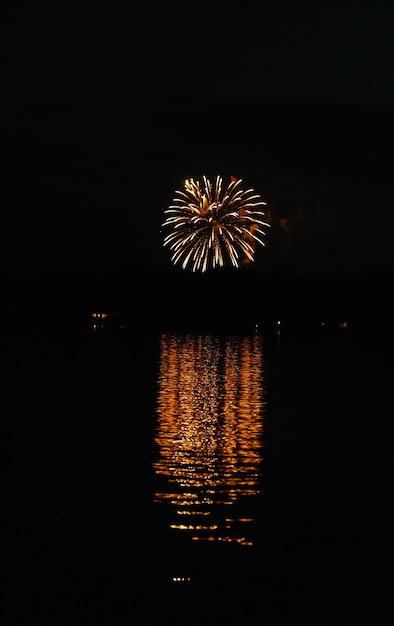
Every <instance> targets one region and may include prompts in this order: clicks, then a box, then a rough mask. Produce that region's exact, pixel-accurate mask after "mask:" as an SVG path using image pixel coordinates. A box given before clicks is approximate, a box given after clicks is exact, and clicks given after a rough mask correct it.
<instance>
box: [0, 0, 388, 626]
mask: <svg viewBox="0 0 394 626" xmlns="http://www.w3.org/2000/svg"><path fill="white" fill-rule="evenodd" d="M393 18H394V6H393V3H392V2H383V1H375V2H346V1H345V0H344V1H342V2H334V1H332V2H322V3H315V2H291V3H290V2H285V1H278V2H254V1H252V0H249V1H247V0H244V1H242V2H241V0H239V1H238V0H231V1H228V2H224V1H222V2H216V3H210V2H205V1H203V2H199V3H198V4H194V3H185V2H181V1H180V0H179V1H170V2H166V3H165V2H156V1H153V0H152V1H150V2H149V1H146V2H143V3H140V4H135V3H132V2H128V3H115V2H113V3H106V4H104V5H102V6H101V5H99V4H98V3H94V4H93V3H82V2H73V1H69V2H62V1H56V2H53V1H51V2H49V1H48V2H47V1H40V2H34V3H33V2H28V1H25V2H23V1H21V2H11V1H8V2H3V4H2V25H1V32H0V41H1V57H2V73H1V89H2V97H1V116H0V125H1V143H0V145H1V150H2V155H3V163H2V169H1V174H2V176H1V199H2V204H1V218H0V294H1V298H2V305H1V311H0V317H1V324H0V349H1V355H2V358H3V367H4V373H3V374H2V378H1V383H2V401H3V407H4V410H3V412H2V419H1V423H0V467H1V477H2V479H4V482H3V483H2V491H1V494H2V499H1V515H0V530H1V537H2V550H1V554H2V567H1V569H0V590H1V592H2V594H3V596H2V598H1V602H0V621H1V619H3V622H4V623H7V624H14V623H15V624H18V623H24V624H26V623H39V624H43V623H51V624H52V623H54V624H80V623H83V624H86V623H115V622H116V623H131V622H135V623H141V624H145V623H153V624H177V623H181V624H187V623H193V622H194V623H198V624H201V623H208V624H209V623H220V620H221V619H222V622H223V620H224V623H228V624H231V623H235V624H237V625H238V624H241V623H242V624H243V623H245V624H247V623H250V624H254V623H261V621H262V619H264V618H266V617H267V616H268V618H270V619H271V618H275V619H276V618H278V615H279V616H285V617H286V619H287V620H288V619H289V618H290V619H291V620H293V621H294V619H297V620H298V619H304V618H305V617H308V618H310V621H311V623H316V622H318V623H322V622H323V621H324V617H326V618H328V619H329V620H330V623H332V622H333V621H338V617H339V618H341V617H343V616H344V617H345V619H346V618H348V619H347V621H351V620H352V619H353V620H354V619H355V618H356V619H357V620H358V621H360V619H361V618H365V617H366V616H367V618H370V620H371V621H372V620H374V621H376V620H377V621H379V620H380V615H382V616H383V615H384V617H385V618H387V615H388V612H389V610H390V609H391V608H392V607H391V605H392V602H391V595H390V580H391V578H390V577H391V572H392V537H391V534H392V518H391V517H390V510H389V509H390V505H391V502H392V479H391V476H392V441H393V437H392V432H390V431H392V428H391V423H392V414H393V410H392V409H393V407H392V404H393V403H392V394H391V386H392V385H391V383H392V378H393V356H392V355H393V352H392V351H391V348H390V345H389V343H388V338H389V337H390V336H392V333H393V330H392V328H391V320H392V312H393V309H392V302H391V300H392V298H391V291H392V278H393V271H394V267H393V257H392V253H391V252H392V233H393V226H394V218H393V199H394V185H393V179H392V164H393V160H392V151H393V143H394V125H393V106H394V99H393V95H394V94H393V80H392V68H393V61H394V58H393V57H394V46H393V36H392V33H393ZM218 173H220V174H222V175H223V176H225V177H227V176H230V175H235V176H238V177H245V179H247V181H248V183H249V184H250V186H253V187H254V188H255V189H256V190H257V191H258V192H259V193H261V195H262V196H263V198H264V199H265V200H266V201H267V203H268V205H267V209H268V216H269V220H270V223H271V230H270V232H269V235H268V237H267V246H266V248H264V249H260V250H258V252H257V254H256V262H255V263H254V264H251V265H248V266H246V267H243V268H242V269H241V270H239V271H232V270H230V269H225V270H220V271H216V272H214V271H212V272H209V273H207V274H206V275H204V276H201V275H193V274H191V273H188V272H182V271H181V270H179V269H177V268H173V267H172V265H171V264H170V260H169V255H168V253H167V251H166V250H164V249H163V248H162V233H161V223H162V221H163V209H164V208H166V206H167V205H168V204H169V202H170V200H171V198H172V197H173V192H174V189H176V188H178V187H179V186H180V185H181V184H182V181H183V180H184V178H185V177H188V176H194V177H197V176H199V175H202V174H207V175H216V174H218ZM98 309H101V310H109V311H116V312H118V313H119V316H114V317H111V318H110V323H109V324H108V325H107V326H106V327H105V329H103V332H102V333H101V331H100V333H99V334H98V335H97V336H96V334H94V333H93V329H92V326H91V324H90V321H89V316H88V313H89V312H90V311H94V310H98ZM279 317H280V318H281V319H283V331H281V334H279V333H278V332H277V327H275V325H274V322H275V320H276V319H278V318H279ZM345 320H346V321H348V322H349V325H350V326H349V328H348V330H346V331H344V332H343V331H342V330H340V329H339V328H338V324H339V322H342V321H345ZM322 321H325V322H326V326H325V327H321V325H320V324H321V322H322ZM255 323H259V324H261V326H260V327H259V328H260V329H261V330H262V333H263V345H264V369H265V382H264V384H265V389H266V393H267V413H266V415H265V420H266V427H265V434H264V448H265V452H264V463H263V491H262V494H261V498H260V499H259V501H258V503H257V504H256V509H258V511H259V512H260V511H261V523H260V526H259V529H260V530H259V532H260V533H261V544H260V547H259V549H258V550H256V551H255V552H253V553H252V552H251V553H249V554H248V555H247V554H246V553H243V552H242V553H241V552H235V553H234V552H228V553H227V552H224V551H221V550H220V549H218V550H217V551H210V550H208V551H206V552H205V551H193V549H192V548H191V547H190V546H189V547H186V542H185V543H178V542H177V541H176V540H175V539H174V538H172V539H171V540H170V539H169V535H168V529H167V525H166V520H165V518H164V517H163V516H162V517H160V513H159V512H158V511H157V510H156V509H155V508H154V506H153V503H152V493H153V492H154V488H155V477H154V475H153V470H152V466H151V461H152V458H153V456H152V455H154V454H155V452H154V450H153V448H152V441H153V438H154V432H155V428H156V416H155V403H156V382H157V368H158V363H159V359H160V351H159V343H160V333H161V332H162V331H163V330H183V329H184V330H188V331H190V330H195V329H201V328H204V329H206V330H208V331H211V330H214V331H223V332H224V333H226V332H227V331H228V330H230V329H231V330H233V329H237V331H240V332H244V333H249V332H250V331H251V330H254V327H255ZM193 568H194V569H193ZM190 571H192V573H193V576H194V579H193V581H194V582H193V585H192V586H191V587H190V589H189V588H188V589H185V590H178V589H175V588H174V586H173V585H172V584H171V583H170V582H169V580H170V576H173V575H174V574H175V575H178V574H179V573H183V572H187V573H188V572H190ZM163 581H164V582H163ZM190 607H192V609H190ZM210 607H212V608H210ZM343 607H344V608H343ZM191 610H192V613H191ZM136 620H137V621H136ZM138 620H139V621H138ZM380 621H381V620H380Z"/></svg>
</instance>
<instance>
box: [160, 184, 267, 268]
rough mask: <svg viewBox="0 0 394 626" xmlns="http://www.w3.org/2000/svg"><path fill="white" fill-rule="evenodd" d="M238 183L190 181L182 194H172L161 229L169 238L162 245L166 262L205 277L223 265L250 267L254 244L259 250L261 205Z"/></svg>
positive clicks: (253, 195)
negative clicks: (168, 253) (166, 228)
mask: <svg viewBox="0 0 394 626" xmlns="http://www.w3.org/2000/svg"><path fill="white" fill-rule="evenodd" d="M241 183H242V180H241V179H240V180H237V179H236V178H234V177H232V178H231V182H230V184H229V185H228V186H224V187H223V180H222V178H221V177H220V176H217V177H216V180H215V181H214V182H211V181H210V180H209V179H207V178H206V177H205V176H204V177H203V179H202V180H194V179H193V178H190V179H188V180H186V181H185V188H184V191H176V192H175V194H176V196H175V198H174V200H173V203H172V205H171V206H170V207H169V208H168V209H167V210H166V211H165V213H166V214H167V217H166V220H165V222H164V224H163V226H169V227H170V228H171V232H170V233H169V234H168V235H167V236H166V237H165V238H164V245H165V246H169V247H170V249H171V251H172V257H171V260H172V261H173V263H174V264H176V263H178V262H180V263H181V264H182V267H183V269H185V268H186V267H188V266H189V267H191V268H192V269H193V272H195V271H202V272H205V270H206V269H208V267H216V266H223V265H224V264H225V263H226V260H229V261H230V262H231V263H232V265H233V266H234V267H239V266H240V264H241V263H242V262H243V261H244V260H248V261H253V260H254V251H255V245H256V242H257V243H259V244H261V245H263V246H264V245H265V244H264V242H263V240H262V238H261V237H262V236H264V235H265V232H264V231H263V230H261V226H269V224H267V223H266V222H263V221H262V217H263V216H264V213H263V211H262V210H261V207H262V206H263V205H265V204H266V202H262V200H261V198H260V196H259V195H258V194H256V193H255V192H254V190H253V189H246V190H245V189H243V188H242V185H241Z"/></svg>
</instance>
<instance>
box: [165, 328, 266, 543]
mask: <svg viewBox="0 0 394 626" xmlns="http://www.w3.org/2000/svg"><path fill="white" fill-rule="evenodd" d="M158 382H159V385H158V386H159V391H158V402H157V416H158V426H157V435H156V443H157V445H158V460H157V461H156V462H155V463H154V469H155V471H156V474H157V475H158V476H159V477H161V478H162V480H161V489H160V491H157V492H156V493H155V502H157V503H160V504H161V505H163V506H166V507H168V515H169V518H170V520H171V521H170V523H169V526H170V528H172V529H173V530H176V531H177V532H178V531H182V532H183V533H184V532H189V533H190V536H191V538H192V539H193V540H194V541H196V540H205V541H221V542H229V543H230V542H231V543H238V544H241V545H252V540H251V539H250V538H249V537H247V531H248V529H249V528H250V527H251V526H252V525H253V522H254V521H255V520H254V517H253V516H252V515H251V512H250V511H249V510H248V504H247V500H248V499H250V498H253V497H255V496H256V495H257V494H258V493H259V491H260V479H261V462H262V450H263V438H262V436H263V410H264V397H263V353H262V339H261V337H259V336H256V335H254V336H251V337H242V338H238V337H225V338H221V337H215V336H211V335H205V336H196V335H187V336H178V335H163V336H162V338H161V360H160V371H159V381H158ZM229 507H234V509H236V510H235V511H234V514H233V515H232V516H231V518H229V515H228V513H229ZM177 516H182V518H181V519H182V521H181V519H180V518H179V517H177ZM187 516H189V517H190V519H187V521H186V519H185V517H186V518H187ZM207 516H209V524H207ZM199 518H201V519H199ZM246 522H248V523H246ZM239 526H241V528H239Z"/></svg>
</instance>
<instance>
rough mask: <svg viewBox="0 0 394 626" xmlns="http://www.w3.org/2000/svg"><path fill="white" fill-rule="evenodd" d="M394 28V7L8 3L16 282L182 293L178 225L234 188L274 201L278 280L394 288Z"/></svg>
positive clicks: (262, 272)
mask: <svg viewBox="0 0 394 626" xmlns="http://www.w3.org/2000/svg"><path fill="white" fill-rule="evenodd" d="M393 19H394V7H393V4H392V3H391V2H373V3H372V2H371V3H370V2H364V3H359V2H340V3H335V2H327V3H322V4H319V5H318V3H311V2H292V3H288V2H253V1H247V2H245V1H243V2H236V1H232V2H224V1H223V2H216V3H210V2H200V3H198V4H187V5H186V4H185V3H183V2H180V1H172V2H167V3H160V2H153V1H151V2H144V3H142V4H141V5H140V6H138V5H137V6H136V5H134V3H119V4H117V3H112V4H108V3H107V4H105V5H103V6H99V5H93V4H92V5H90V6H88V5H85V4H84V3H74V2H39V3H28V2H21V3H13V2H7V3H5V9H4V14H3V25H2V32H1V39H2V49H3V52H2V56H3V71H2V88H3V89H2V91H3V96H2V104H3V114H2V116H1V125H2V129H1V131H2V144H3V151H4V156H5V161H6V164H5V166H4V165H3V181H2V196H3V210H2V228H1V231H0V232H1V266H0V276H1V277H2V280H3V281H6V282H7V284H10V283H12V282H13V281H20V280H21V279H22V280H36V279H37V278H40V277H48V276H49V277H52V278H56V277H64V276H71V277H74V278H73V279H75V280H84V279H86V278H89V277H90V278H91V277H94V279H95V280H96V279H98V280H100V278H103V277H106V276H109V275H110V276H112V277H114V276H117V277H119V276H120V275H121V276H122V280H123V279H124V278H125V276H127V277H128V278H127V280H131V281H132V280H133V277H135V276H139V280H142V278H141V276H156V277H157V276H160V275H161V274H163V273H164V274H165V275H167V276H171V275H172V274H173V275H174V276H175V274H174V272H175V273H176V270H172V269H171V266H170V263H169V257H168V254H167V252H166V251H165V250H163V249H162V248H161V233H160V224H161V221H162V211H163V209H164V208H165V207H166V205H168V203H169V201H170V200H171V198H172V195H173V190H174V189H175V188H176V187H179V186H180V185H181V184H182V181H183V180H184V178H185V177H187V176H199V175H201V174H208V175H209V174H213V175H216V174H217V173H221V174H222V175H224V176H230V175H235V176H238V177H245V178H246V179H247V181H248V183H250V185H251V186H253V187H254V188H255V189H256V190H257V191H258V192H260V193H261V194H262V196H263V198H264V199H265V200H266V201H267V202H268V208H269V219H270V221H271V223H272V229H271V232H270V237H269V239H270V241H269V243H268V245H267V248H266V249H265V250H262V251H259V253H258V255H257V262H256V264H255V266H254V268H253V271H254V272H257V273H258V275H259V276H260V278H261V280H264V279H265V280H271V279H273V280H274V279H275V277H277V276H278V275H280V276H284V277H285V278H287V280H291V278H292V277H297V278H298V279H303V278H308V277H310V276H316V277H320V276H324V277H325V278H326V279H327V278H328V279H330V280H331V279H332V280H337V279H340V280H342V279H347V278H351V279H357V280H363V279H365V280H375V278H376V277H380V278H379V280H380V279H381V277H382V276H384V279H382V280H384V281H387V280H388V278H387V277H388V276H390V275H391V272H392V271H393V269H394V268H393V260H392V254H391V248H392V244H391V240H392V230H393V226H394V219H393V199H394V189H393V180H392V146H393V140H394V126H393V106H394V98H393V95H394V94H393V77H392V68H393V65H394V63H393V62H394V46H393V38H392V25H393ZM245 271H246V272H247V271H249V269H248V270H245ZM241 273H242V272H241ZM59 280H60V278H59ZM182 280H184V279H183V278H182ZM239 280H241V279H240V278H239V277H237V281H239Z"/></svg>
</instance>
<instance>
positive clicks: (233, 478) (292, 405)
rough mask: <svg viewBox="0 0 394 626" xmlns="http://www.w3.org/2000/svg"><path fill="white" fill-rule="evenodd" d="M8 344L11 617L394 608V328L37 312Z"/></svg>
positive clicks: (204, 616) (167, 618)
mask: <svg viewBox="0 0 394 626" xmlns="http://www.w3.org/2000/svg"><path fill="white" fill-rule="evenodd" d="M2 350H3V355H4V357H5V361H4V362H5V363H6V365H7V368H6V370H5V374H4V376H3V396H4V399H6V398H7V400H8V407H9V408H8V409H7V410H5V411H4V415H3V420H2V428H1V434H2V438H1V453H2V478H3V481H2V484H3V487H2V494H3V495H2V515H1V521H2V526H1V528H2V537H3V555H4V559H3V566H2V570H3V573H2V577H1V587H2V591H3V599H2V608H3V616H2V619H3V623H23V624H26V623H40V624H90V623H91V624H95V623H100V624H109V623H111V624H128V623H133V624H189V623H190V624H197V623H198V624H200V623H201V624H202V623H205V624H211V623H212V624H213V623H219V624H241V623H242V624H257V623H261V622H262V621H264V620H265V619H266V620H268V619H269V620H271V621H272V620H274V621H275V620H279V619H286V620H288V619H299V618H300V619H303V620H308V621H311V622H314V623H316V622H321V621H325V619H327V620H328V621H332V620H333V619H336V620H337V619H339V618H341V619H349V620H350V619H351V620H354V619H361V617H365V616H367V617H370V618H371V619H372V618H373V619H376V618H377V617H378V616H381V615H383V614H387V611H388V609H389V606H390V603H389V589H390V582H389V581H390V578H389V576H390V571H391V563H392V551H391V522H390V518H389V508H390V501H391V497H392V488H391V479H389V469H388V468H389V463H388V461H387V459H388V458H389V456H390V451H391V443H390V441H391V440H390V441H388V440H387V439H386V437H385V435H384V432H387V430H385V426H384V425H385V424H386V423H387V420H388V419H390V415H391V411H390V404H389V393H387V390H388V389H389V387H390V384H391V373H392V361H391V358H390V354H389V352H388V350H386V349H385V348H384V346H383V345H382V338H381V336H380V338H379V336H377V335H376V334H375V333H374V332H369V333H368V334H366V333H363V332H362V331H360V330H359V331H357V332H352V331H351V329H350V330H346V331H339V330H338V329H330V330H326V329H320V330H314V331H311V332H309V333H308V332H306V331H305V332H302V333H301V332H299V333H295V332H294V331H291V332H290V331H286V328H285V329H282V330H281V332H280V333H278V332H277V331H275V330H272V329H267V331H266V332H262V333H261V334H252V333H242V332H238V333H236V334H232V335H220V334H199V333H189V334H187V333H174V332H147V331H146V330H144V331H142V329H138V328H136V329H135V328H133V327H132V326H127V325H126V326H125V327H124V328H121V327H120V325H113V326H109V325H107V326H106V325H104V327H103V328H99V327H97V328H96V329H93V327H89V326H88V325H86V327H81V328H67V324H64V323H61V324H59V327H58V328H57V329H55V330H54V329H53V328H52V330H51V332H47V333H46V332H42V331H40V332H38V331H37V332H33V331H31V329H29V328H28V324H27V326H26V327H25V328H21V329H19V330H15V329H14V330H13V332H12V333H8V334H7V339H5V338H4V339H3V341H2ZM4 406H6V404H5V403H4Z"/></svg>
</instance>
